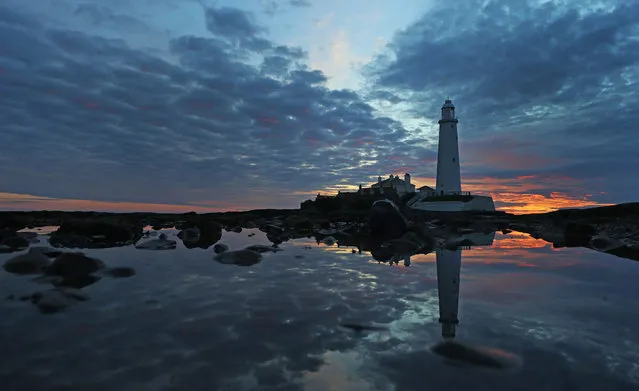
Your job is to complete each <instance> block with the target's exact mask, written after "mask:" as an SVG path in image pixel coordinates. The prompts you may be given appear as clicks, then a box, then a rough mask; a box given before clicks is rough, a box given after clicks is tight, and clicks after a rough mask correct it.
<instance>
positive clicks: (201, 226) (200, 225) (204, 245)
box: [183, 217, 222, 250]
mask: <svg viewBox="0 0 639 391" xmlns="http://www.w3.org/2000/svg"><path fill="white" fill-rule="evenodd" d="M184 225H185V226H187V227H195V228H197V229H198V230H199V232H200V237H199V239H198V240H197V241H189V240H183V243H184V247H186V248H201V249H205V250H206V249H208V248H209V247H211V246H212V245H214V244H215V243H217V242H218V241H219V240H220V239H221V238H222V225H221V224H219V223H218V222H215V221H211V220H207V219H206V218H204V217H198V218H197V219H192V220H189V222H187V223H184ZM184 229H186V227H185V228H184Z"/></svg>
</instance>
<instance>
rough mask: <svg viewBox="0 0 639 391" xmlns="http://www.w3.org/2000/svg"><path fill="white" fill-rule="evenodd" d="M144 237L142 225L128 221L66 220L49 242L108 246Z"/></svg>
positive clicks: (76, 246) (58, 244) (70, 246)
mask: <svg viewBox="0 0 639 391" xmlns="http://www.w3.org/2000/svg"><path fill="white" fill-rule="evenodd" d="M141 237H142V226H141V225H139V224H133V223H130V222H126V221H99V220H98V221H92V220H84V221H65V222H64V223H62V225H61V226H60V228H58V230H57V231H55V232H54V233H53V234H52V235H51V237H50V239H49V243H50V244H51V245H52V246H54V247H68V248H107V247H115V246H126V245H129V244H133V243H135V242H136V241H137V240H139V239H140V238H141Z"/></svg>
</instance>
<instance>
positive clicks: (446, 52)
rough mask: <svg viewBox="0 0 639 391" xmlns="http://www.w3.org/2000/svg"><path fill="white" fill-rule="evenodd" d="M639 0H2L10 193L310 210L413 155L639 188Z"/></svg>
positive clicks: (410, 163) (114, 205) (538, 191)
mask: <svg viewBox="0 0 639 391" xmlns="http://www.w3.org/2000/svg"><path fill="white" fill-rule="evenodd" d="M638 80H639V1H636V0H596V1H595V0H545V1H542V0H457V1H455V2H453V3H450V2H442V1H434V0H395V1H387V0H347V1H344V0H322V1H319V0H218V1H212V0H201V1H195V0H92V1H91V0H2V1H0V120H1V122H0V127H1V128H0V209H4V210H30V209H62V210H64V209H69V210H87V209H93V210H114V211H116V210H122V211H130V210H138V211H143V210H153V211H189V210H195V211H216V210H229V209H230V210H238V209H239V210H241V209H254V208H289V207H297V206H298V205H299V202H301V201H303V200H304V199H308V198H312V197H314V195H315V194H317V193H318V192H322V193H330V192H335V191H337V190H338V189H342V190H348V189H351V188H353V189H354V188H356V187H357V185H358V184H360V183H361V184H364V185H367V184H370V183H371V182H373V181H376V179H377V176H378V175H382V176H388V175H389V174H399V175H403V173H404V172H410V173H411V174H412V176H413V181H414V182H415V183H417V184H418V185H434V176H435V162H436V156H437V154H436V151H437V126H438V125H437V120H438V116H439V109H440V107H441V104H442V103H443V100H444V99H445V98H446V97H447V96H450V97H451V98H452V99H453V101H454V103H455V104H456V106H457V114H458V116H459V119H460V123H459V132H460V143H461V145H460V150H461V161H462V177H463V187H464V190H470V191H474V192H477V193H482V194H492V195H493V196H494V197H495V200H496V201H497V202H496V203H497V205H498V207H500V208H501V209H503V210H508V211H515V212H530V211H544V210H548V209H552V208H560V207H573V206H588V205H598V204H607V203H620V202H630V201H636V200H637V198H639V197H638V196H637V194H636V193H637V185H638V184H639V172H638V169H637V167H638V166H639V148H638V147H639V141H638V140H639V137H637V134H639V126H638V125H637V124H639V111H638V110H637V108H638V103H639V92H637V91H639V87H638V85H637V81H638Z"/></svg>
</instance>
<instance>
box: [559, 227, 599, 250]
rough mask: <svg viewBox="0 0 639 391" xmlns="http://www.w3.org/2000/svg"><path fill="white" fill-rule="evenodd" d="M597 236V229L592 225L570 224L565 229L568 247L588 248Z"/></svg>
mask: <svg viewBox="0 0 639 391" xmlns="http://www.w3.org/2000/svg"><path fill="white" fill-rule="evenodd" d="M596 234H597V228H595V227H594V226H592V225H590V224H583V223H574V222H571V223H568V224H566V228H565V229H564V238H565V239H564V240H565V243H566V247H588V246H589V245H590V239H592V237H593V236H595V235H596Z"/></svg>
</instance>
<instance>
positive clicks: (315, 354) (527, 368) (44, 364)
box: [0, 230, 639, 391]
mask: <svg viewBox="0 0 639 391" xmlns="http://www.w3.org/2000/svg"><path fill="white" fill-rule="evenodd" d="M166 232H168V233H169V237H170V238H171V237H173V239H175V238H174V236H175V235H176V233H177V232H176V231H166ZM250 233H255V236H253V237H249V236H248V234H250ZM40 240H41V243H40V244H39V245H46V238H45V237H42V238H41V239H40ZM221 242H223V243H226V244H228V245H229V246H230V247H231V250H233V249H241V248H243V247H245V246H247V245H249V244H268V241H267V240H266V238H265V236H264V234H263V233H262V232H260V231H258V230H244V231H243V232H242V233H228V232H225V233H224V236H223V237H222V240H221ZM309 246H310V249H309V248H308V247H309ZM280 247H281V248H282V249H283V251H280V252H277V253H265V254H263V259H262V261H261V262H260V263H258V264H256V265H253V266H250V267H240V266H236V265H225V264H220V263H218V262H215V261H214V260H213V255H214V253H213V251H212V249H208V250H203V249H191V250H189V249H185V248H184V247H183V246H182V244H181V242H180V241H179V240H178V248H177V249H176V250H167V251H144V250H136V249H134V248H133V247H125V248H111V249H101V250H84V253H85V254H86V255H88V256H91V257H96V258H99V259H101V260H103V261H104V262H105V263H106V264H107V265H108V266H129V267H133V268H135V269H136V271H137V273H136V275H135V276H133V277H130V278H126V279H102V280H100V281H98V282H97V283H95V284H93V285H90V286H88V287H86V288H84V289H83V290H84V291H85V292H86V293H87V294H88V295H89V296H90V297H91V299H90V300H89V301H86V302H80V303H78V304H76V305H74V306H71V307H69V308H68V309H67V310H66V311H64V312H61V313H56V314H52V315H43V314H41V313H39V312H38V311H37V310H36V309H35V308H34V307H33V306H32V305H31V304H30V303H28V302H22V301H17V300H2V301H0V310H1V311H2V312H1V313H0V314H1V315H0V340H1V341H2V343H1V344H0V384H2V387H1V389H2V390H6V391H18V390H25V391H27V390H28V391H36V390H46V391H48V390H91V391H99V390H109V391H111V390H117V391H126V390H135V391H143V390H153V391H156V390H158V391H159V390H189V391H199V390H311V391H315V390H317V391H320V390H322V391H324V390H339V391H360V390H361V391H365V390H402V391H403V390H420V391H421V390H426V389H437V390H448V389H450V390H458V389H468V390H501V389H503V390H535V391H537V390H580V391H581V390H631V389H632V390H636V389H639V367H638V363H639V331H638V330H639V311H637V309H636V297H638V296H639V284H637V283H636V281H637V280H638V279H639V264H637V263H636V262H633V261H629V260H625V259H621V258H616V257H614V256H610V255H606V254H602V253H596V252H592V251H589V250H585V249H560V250H558V249H552V248H551V246H550V245H548V244H546V243H545V242H543V241H540V240H535V239H532V238H530V237H529V236H528V235H523V234H516V233H513V234H510V235H501V234H497V235H496V237H495V240H494V242H493V244H492V245H491V246H484V247H475V248H472V249H468V250H463V252H462V263H461V265H462V266H461V279H460V281H459V284H460V295H459V307H458V317H459V321H460V323H459V325H458V327H457V330H456V340H457V341H465V342H469V343H473V344H478V345H483V346H489V347H491V348H490V349H493V350H495V351H498V352H506V354H515V355H517V356H518V357H519V358H520V359H521V362H522V364H521V366H520V367H519V369H518V370H516V371H494V370H490V369H485V368H480V367H477V366H468V365H451V362H452V361H451V360H449V359H446V358H442V357H441V356H439V355H436V354H433V353H432V352H431V350H430V347H431V346H432V345H434V344H436V343H438V342H440V341H441V340H442V326H441V325H440V324H439V322H438V319H439V317H440V313H439V311H440V308H439V299H440V298H439V296H438V284H437V263H436V257H437V256H436V255H435V254H428V255H419V256H413V257H412V258H411V259H410V267H405V266H403V262H400V263H399V264H396V265H389V264H387V263H381V264H380V263H378V262H377V261H375V260H373V259H372V257H371V255H370V254H369V253H365V252H363V253H362V254H358V253H352V249H351V248H338V247H337V246H332V247H329V246H325V245H318V244H317V243H316V242H315V240H313V239H304V240H292V241H289V242H285V243H283V244H282V245H280ZM14 255H16V254H15V253H14V254H0V262H2V263H4V261H5V260H6V259H8V258H10V257H12V256H14ZM440 265H441V260H440ZM31 278H32V276H31V277H28V276H27V277H23V276H15V275H11V274H8V273H6V272H4V271H2V272H1V274H0V294H1V295H2V298H4V297H8V296H9V295H14V296H15V297H19V296H21V295H28V294H31V293H34V292H36V291H39V290H43V287H42V285H40V284H36V283H34V282H32V281H30V279H31ZM445 288H446V287H445ZM446 289H448V288H446ZM453 291H454V289H453ZM440 293H441V292H440ZM441 294H443V295H448V296H447V298H442V300H445V301H446V302H447V303H454V302H455V301H454V299H455V298H454V297H453V298H451V297H450V292H448V293H441ZM451 300H452V301H451ZM446 305H448V306H449V307H450V304H446ZM453 306H454V305H453ZM446 310H450V308H448V309H446ZM452 310H453V311H454V310H455V309H454V308H453V309H452ZM340 324H362V325H372V326H375V328H376V329H375V330H370V331H366V330H364V331H361V332H358V331H355V330H353V329H349V328H346V327H340ZM508 352H510V353H508ZM453 361H454V360H453ZM453 364H454V363H453Z"/></svg>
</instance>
